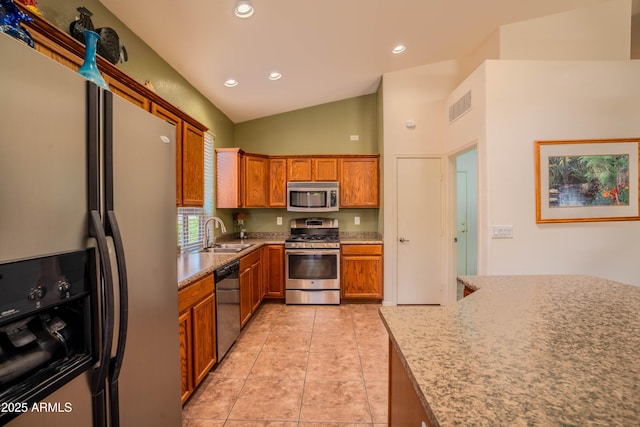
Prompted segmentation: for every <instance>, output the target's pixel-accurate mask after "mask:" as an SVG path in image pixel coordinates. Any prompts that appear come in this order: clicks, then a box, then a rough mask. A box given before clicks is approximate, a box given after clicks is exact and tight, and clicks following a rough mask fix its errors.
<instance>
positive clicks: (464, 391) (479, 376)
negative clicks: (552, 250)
mask: <svg viewBox="0 0 640 427" xmlns="http://www.w3.org/2000/svg"><path fill="white" fill-rule="evenodd" d="M459 280H461V281H462V282H463V283H464V284H466V285H467V286H469V287H471V288H473V289H477V291H476V292H474V293H473V294H471V295H470V296H468V297H466V298H464V299H462V300H460V301H458V303H457V304H455V305H453V306H451V307H415V306H414V307H382V308H380V314H381V317H382V319H383V321H384V323H385V325H386V327H387V329H388V331H389V335H390V337H391V340H392V343H393V345H394V346H395V348H396V349H397V350H399V354H400V359H401V361H402V362H403V364H404V365H405V368H406V369H407V371H408V372H409V377H410V378H411V380H412V381H413V382H414V386H415V387H416V388H417V389H418V390H419V393H418V396H419V398H420V399H421V401H422V403H423V406H424V407H425V409H426V411H427V414H429V416H430V417H431V418H432V420H431V421H432V422H434V425H441V426H450V425H464V426H467V425H474V426H557V425H563V426H631V425H640V287H635V286H631V285H623V284H620V283H616V282H611V281H608V280H604V279H599V278H594V277H589V276H573V275H572V276H465V277H461V278H460V279H459Z"/></svg>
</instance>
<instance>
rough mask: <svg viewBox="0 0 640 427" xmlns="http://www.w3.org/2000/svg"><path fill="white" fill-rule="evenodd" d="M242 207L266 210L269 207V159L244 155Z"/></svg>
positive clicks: (254, 155)
mask: <svg viewBox="0 0 640 427" xmlns="http://www.w3.org/2000/svg"><path fill="white" fill-rule="evenodd" d="M243 166H244V181H243V184H244V207H245V208H266V207H267V206H268V205H269V158H268V157H267V156H261V155H256V154H245V156H244V158H243Z"/></svg>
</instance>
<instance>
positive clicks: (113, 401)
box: [102, 91, 129, 427]
mask: <svg viewBox="0 0 640 427" xmlns="http://www.w3.org/2000/svg"><path fill="white" fill-rule="evenodd" d="M102 112H103V123H104V126H103V129H104V131H103V141H102V142H103V147H104V148H103V151H104V157H103V158H104V163H103V170H104V205H105V206H104V211H105V230H106V234H107V236H110V237H111V238H112V239H113V245H114V249H115V255H116V261H117V263H118V342H117V344H116V352H115V355H114V356H113V357H112V358H111V360H110V362H109V402H108V404H109V413H110V417H109V419H110V423H111V427H119V426H120V393H119V392H118V379H119V377H120V370H121V368H122V362H123V360H124V351H125V348H126V343H127V326H128V320H129V299H128V283H127V267H126V261H125V255H124V246H123V244H122V237H121V235H120V227H119V226H118V220H117V218H116V213H115V210H114V208H115V206H114V197H113V191H114V188H113V173H114V171H113V95H112V94H111V92H106V91H105V92H103V108H102Z"/></svg>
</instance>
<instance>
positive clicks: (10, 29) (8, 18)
mask: <svg viewBox="0 0 640 427" xmlns="http://www.w3.org/2000/svg"><path fill="white" fill-rule="evenodd" d="M20 21H25V22H33V19H31V18H30V17H29V16H27V15H25V14H24V13H23V12H21V11H20V10H19V9H18V8H17V7H16V5H15V4H13V1H12V0H0V31H2V32H3V33H6V34H9V35H10V36H12V37H15V38H16V39H18V40H21V41H23V42H25V43H26V44H28V45H29V46H31V47H35V46H34V44H33V39H32V38H31V34H29V31H27V29H26V28H24V27H23V26H22V25H20Z"/></svg>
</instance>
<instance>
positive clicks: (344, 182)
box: [339, 156, 380, 208]
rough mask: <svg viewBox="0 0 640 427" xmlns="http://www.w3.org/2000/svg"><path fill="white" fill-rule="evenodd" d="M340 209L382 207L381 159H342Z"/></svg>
mask: <svg viewBox="0 0 640 427" xmlns="http://www.w3.org/2000/svg"><path fill="white" fill-rule="evenodd" d="M339 167H340V207H341V208H373V207H379V206H380V173H379V158H378V157H377V156H376V157H347V158H341V159H340V161H339Z"/></svg>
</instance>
